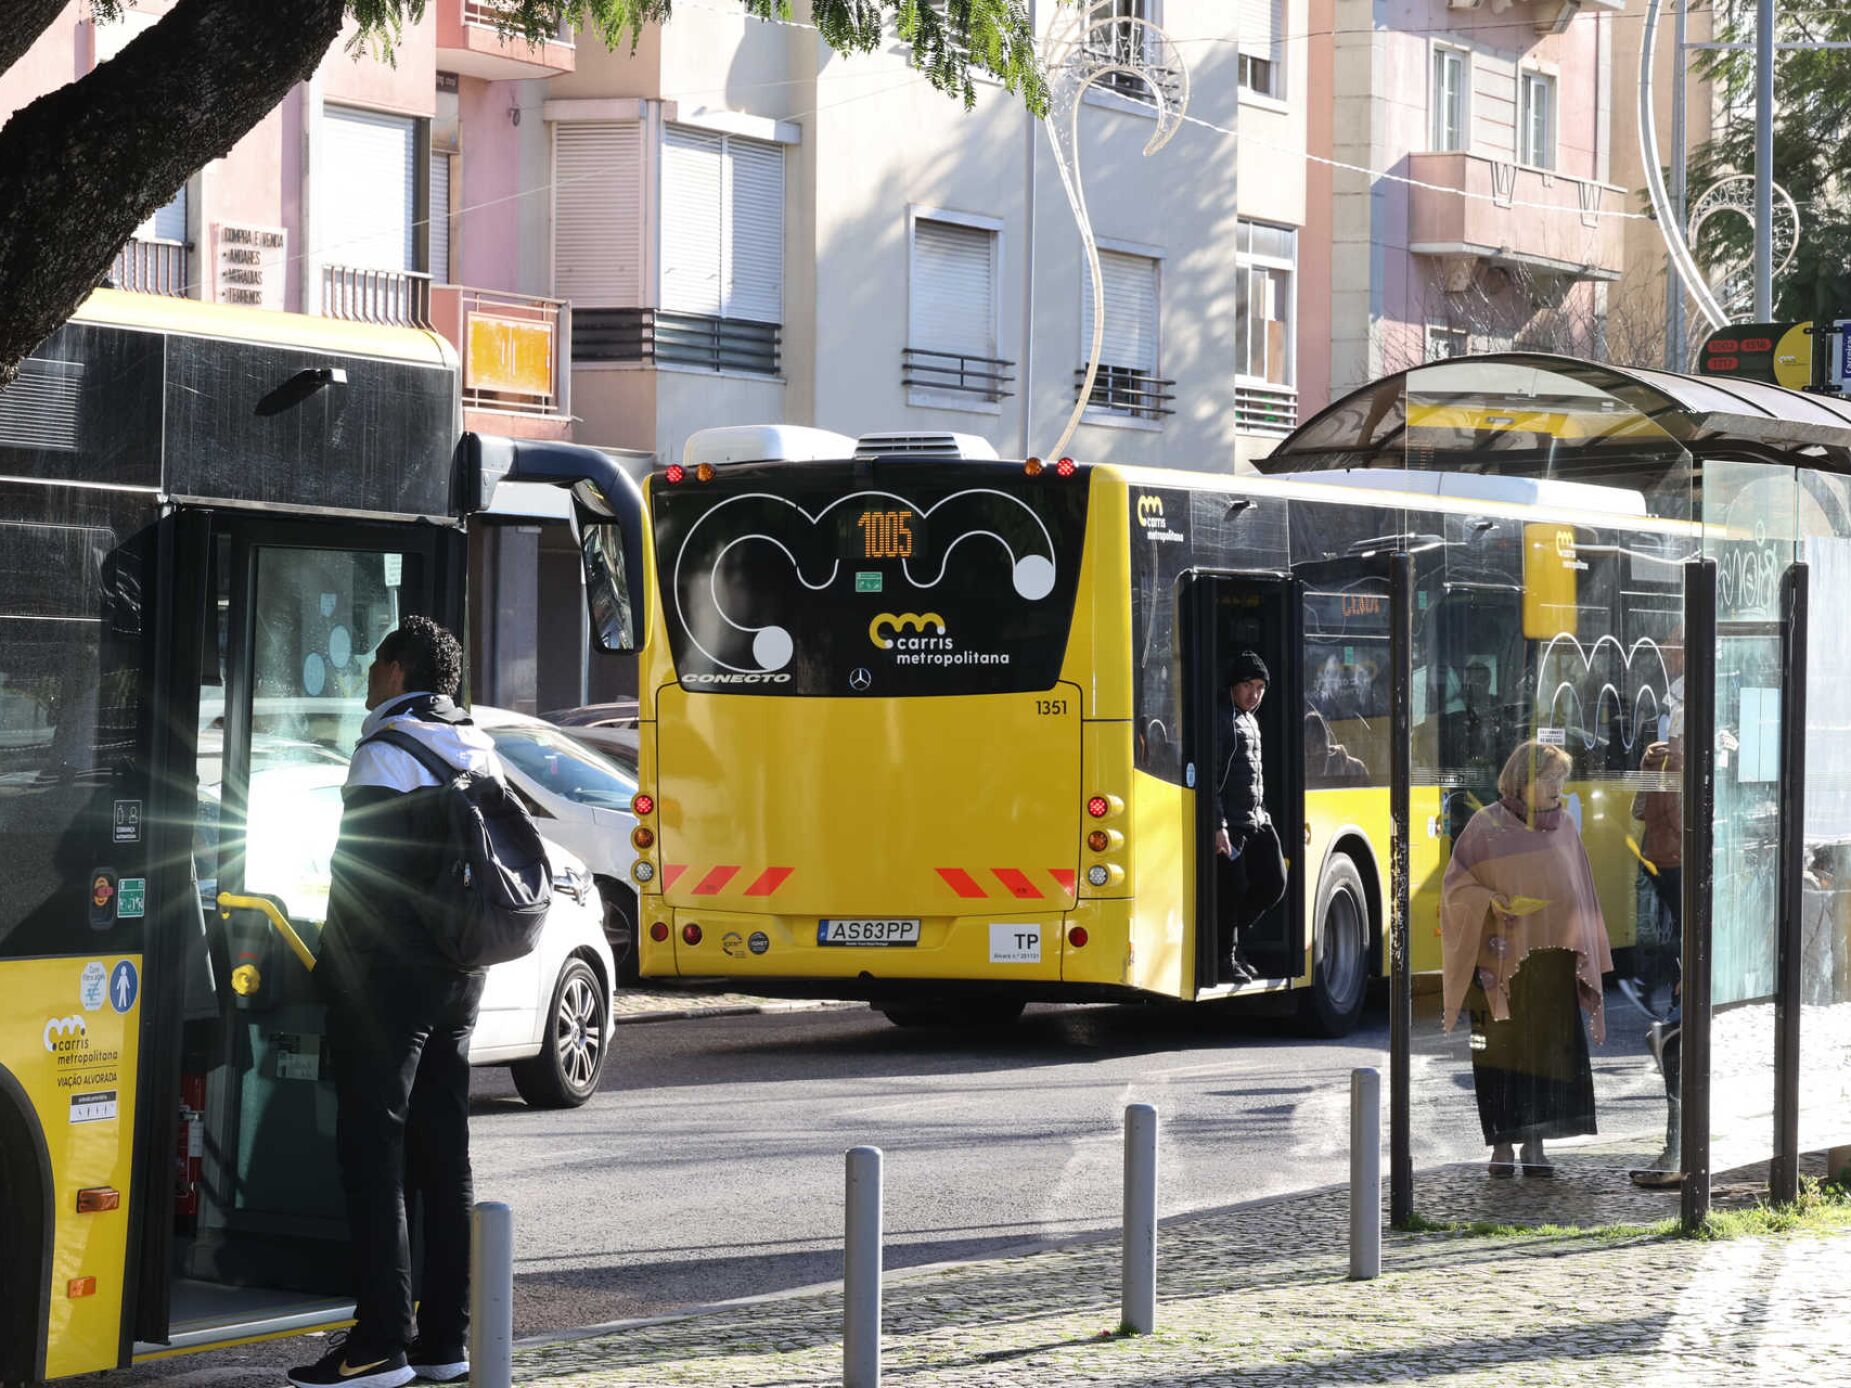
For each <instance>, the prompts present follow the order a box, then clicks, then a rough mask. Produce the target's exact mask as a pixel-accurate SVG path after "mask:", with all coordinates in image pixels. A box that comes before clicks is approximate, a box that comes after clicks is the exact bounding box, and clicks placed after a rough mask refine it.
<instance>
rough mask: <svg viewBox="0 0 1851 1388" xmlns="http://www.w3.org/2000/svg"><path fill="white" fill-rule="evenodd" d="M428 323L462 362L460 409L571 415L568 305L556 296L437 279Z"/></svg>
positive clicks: (570, 308)
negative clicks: (444, 339) (472, 286)
mask: <svg viewBox="0 0 1851 1388" xmlns="http://www.w3.org/2000/svg"><path fill="white" fill-rule="evenodd" d="M431 318H432V324H433V326H434V327H435V328H436V329H437V331H438V332H440V333H442V334H443V335H444V336H445V337H446V338H448V339H449V340H450V342H451V343H452V344H453V345H454V346H455V348H456V352H457V356H458V357H460V358H461V359H462V364H463V408H464V409H476V410H503V411H507V412H510V413H514V414H532V415H544V416H549V417H554V418H558V417H563V416H566V415H569V414H570V413H571V408H572V407H571V381H572V362H571V353H570V351H569V350H567V344H568V343H569V342H570V341H571V339H572V305H571V304H569V303H567V302H566V301H565V300H564V299H543V298H540V297H538V296H536V295H532V294H506V293H503V292H501V291H500V290H495V289H473V288H470V287H469V286H467V285H457V284H440V285H436V286H434V287H433V288H432V290H431Z"/></svg>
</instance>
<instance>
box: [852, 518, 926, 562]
mask: <svg viewBox="0 0 1851 1388" xmlns="http://www.w3.org/2000/svg"><path fill="white" fill-rule="evenodd" d="M912 521H913V516H912V512H910V511H863V512H862V513H861V514H860V515H859V516H857V517H855V524H856V525H858V526H860V527H861V557H862V558H863V559H911V558H912V557H913V527H912Z"/></svg>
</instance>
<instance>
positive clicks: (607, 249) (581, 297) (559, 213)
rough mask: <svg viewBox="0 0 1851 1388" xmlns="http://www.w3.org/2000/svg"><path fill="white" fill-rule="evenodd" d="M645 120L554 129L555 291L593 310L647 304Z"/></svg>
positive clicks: (573, 124)
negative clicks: (644, 187) (644, 221)
mask: <svg viewBox="0 0 1851 1388" xmlns="http://www.w3.org/2000/svg"><path fill="white" fill-rule="evenodd" d="M642 190H643V127H642V123H641V122H640V121H617V122H601V123H591V122H584V123H581V122H576V121H573V122H565V121H562V122H560V123H559V124H557V125H555V126H554V127H553V293H554V294H556V295H557V296H558V297H560V298H562V299H570V300H571V301H572V302H573V303H575V304H579V305H582V306H584V307H587V308H636V307H639V306H640V305H641V304H642V302H643V212H642Z"/></svg>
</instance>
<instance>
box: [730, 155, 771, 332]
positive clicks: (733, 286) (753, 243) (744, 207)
mask: <svg viewBox="0 0 1851 1388" xmlns="http://www.w3.org/2000/svg"><path fill="white" fill-rule="evenodd" d="M726 146H727V150H726V153H727V158H726V174H727V181H726V232H727V235H726V302H725V308H724V315H725V316H726V317H728V318H749V319H751V320H753V321H754V322H758V323H776V322H779V321H780V320H782V318H783V317H784V150H783V148H782V147H781V146H778V145H772V144H765V143H763V142H761V141H758V140H740V139H734V138H731V137H729V138H728V139H727V142H726Z"/></svg>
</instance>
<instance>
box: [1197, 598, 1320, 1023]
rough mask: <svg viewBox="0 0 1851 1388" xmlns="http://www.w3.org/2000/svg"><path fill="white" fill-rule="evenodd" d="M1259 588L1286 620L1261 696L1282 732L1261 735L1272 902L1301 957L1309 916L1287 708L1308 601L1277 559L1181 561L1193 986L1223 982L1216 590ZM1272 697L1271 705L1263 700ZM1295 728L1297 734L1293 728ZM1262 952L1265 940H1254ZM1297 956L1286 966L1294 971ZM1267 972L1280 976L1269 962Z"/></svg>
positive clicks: (1301, 804)
mask: <svg viewBox="0 0 1851 1388" xmlns="http://www.w3.org/2000/svg"><path fill="white" fill-rule="evenodd" d="M1239 588H1249V589H1258V590H1260V591H1262V592H1264V593H1269V594H1272V595H1275V596H1276V600H1277V601H1278V603H1279V604H1280V607H1281V610H1282V614H1283V621H1282V623H1281V624H1280V628H1279V641H1280V647H1281V649H1280V650H1278V651H1277V652H1274V653H1271V654H1268V653H1266V652H1262V653H1261V654H1262V656H1263V657H1265V658H1266V659H1267V660H1268V664H1269V668H1270V670H1271V673H1272V676H1273V678H1272V679H1271V681H1269V686H1270V687H1269V688H1268V690H1267V696H1266V704H1263V705H1262V706H1261V714H1262V717H1263V724H1262V726H1263V727H1264V726H1266V725H1267V724H1273V723H1275V721H1276V726H1277V728H1278V733H1277V734H1276V735H1275V736H1273V737H1272V738H1270V739H1268V740H1267V742H1266V747H1267V750H1268V751H1270V752H1271V757H1270V758H1269V760H1268V762H1267V765H1266V780H1267V784H1268V786H1269V787H1271V786H1277V787H1278V790H1279V793H1278V795H1277V798H1276V799H1274V797H1272V796H1269V797H1268V799H1269V800H1273V801H1274V806H1275V808H1274V810H1273V818H1274V820H1275V822H1276V827H1277V829H1278V832H1279V837H1280V848H1281V849H1282V850H1283V852H1284V854H1285V858H1286V864H1287V866H1286V875H1285V876H1286V889H1285V898H1284V900H1283V901H1282V902H1281V903H1280V906H1279V907H1276V908H1275V910H1283V911H1284V912H1285V913H1286V915H1285V941H1284V946H1283V947H1284V950H1285V952H1286V956H1287V957H1288V958H1289V959H1291V960H1294V961H1302V959H1303V957H1304V956H1303V952H1302V949H1299V948H1295V947H1294V940H1293V935H1294V932H1297V933H1298V934H1300V935H1302V933H1303V930H1304V919H1305V882H1304V878H1305V868H1304V837H1303V833H1302V829H1301V826H1302V825H1303V823H1304V818H1305V814H1304V810H1305V775H1304V748H1303V746H1302V738H1303V725H1302V723H1301V722H1299V720H1297V719H1294V718H1292V717H1291V716H1289V714H1290V711H1291V710H1295V709H1297V708H1298V707H1299V706H1300V705H1301V704H1302V703H1303V702H1304V693H1303V677H1302V672H1301V670H1300V668H1299V666H1300V660H1299V653H1300V651H1301V650H1302V648H1303V644H1304V601H1303V591H1302V588H1301V586H1300V584H1299V582H1298V580H1297V579H1296V578H1295V577H1294V576H1293V575H1292V574H1289V573H1281V572H1279V571H1278V570H1275V569H1259V570H1255V569H1203V568H1196V569H1190V570H1188V571H1186V572H1185V573H1184V574H1183V575H1182V577H1181V579H1180V580H1179V589H1180V591H1179V594H1178V612H1179V614H1180V615H1181V621H1180V622H1179V627H1180V629H1181V630H1182V632H1183V633H1184V634H1185V642H1186V644H1185V645H1184V646H1183V648H1182V650H1181V652H1180V653H1179V654H1180V656H1181V660H1182V665H1183V697H1184V718H1183V724H1184V729H1185V738H1184V744H1183V754H1184V761H1185V766H1186V770H1185V773H1184V783H1185V785H1187V786H1189V787H1190V788H1191V789H1193V790H1194V792H1195V850H1196V851H1195V882H1194V893H1193V900H1192V902H1191V911H1190V919H1191V921H1192V922H1193V924H1194V929H1195V995H1196V996H1197V997H1200V996H1202V995H1203V994H1204V993H1206V992H1210V991H1212V990H1215V989H1218V988H1220V987H1222V986H1223V985H1221V984H1220V983H1219V980H1218V976H1217V975H1218V955H1219V940H1220V928H1219V922H1220V900H1219V898H1220V881H1219V872H1218V866H1217V862H1216V855H1215V852H1214V847H1213V845H1214V841H1215V831H1216V830H1217V829H1218V828H1219V827H1220V826H1219V824H1218V823H1217V822H1216V821H1215V796H1214V780H1215V777H1216V776H1217V775H1218V774H1219V768H1218V767H1216V766H1215V765H1214V761H1215V750H1214V743H1215V720H1216V716H1217V714H1218V713H1219V711H1220V707H1221V704H1222V702H1223V701H1225V700H1226V698H1227V690H1226V688H1225V687H1223V686H1222V685H1221V666H1222V664H1223V663H1224V662H1225V661H1226V660H1227V658H1228V657H1229V656H1230V655H1231V654H1232V653H1233V652H1232V651H1230V650H1224V649H1223V642H1222V638H1221V633H1220V632H1219V631H1218V630H1217V629H1216V625H1215V614H1216V608H1217V604H1216V602H1215V601H1214V598H1215V595H1216V594H1217V593H1218V592H1221V591H1226V590H1229V589H1239ZM1267 705H1270V706H1271V707H1270V709H1269V708H1268V707H1267ZM1295 727H1296V728H1297V730H1298V733H1297V736H1294V733H1293V730H1294V728H1295ZM1256 947H1259V948H1261V949H1262V951H1263V952H1264V951H1265V950H1266V949H1268V948H1270V947H1268V946H1256ZM1299 967H1300V964H1299V963H1296V962H1295V963H1294V964H1293V966H1292V967H1291V968H1290V969H1289V970H1288V971H1287V972H1286V974H1285V975H1284V976H1285V977H1293V976H1296V974H1297V973H1298V972H1299ZM1266 976H1267V977H1268V978H1272V977H1276V976H1278V974H1277V971H1268V972H1267V974H1266Z"/></svg>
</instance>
